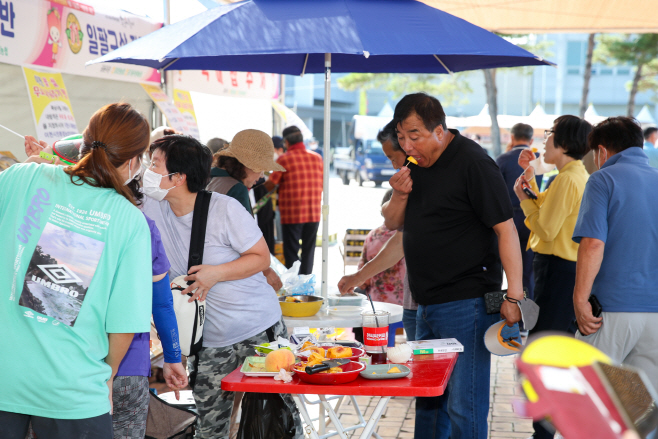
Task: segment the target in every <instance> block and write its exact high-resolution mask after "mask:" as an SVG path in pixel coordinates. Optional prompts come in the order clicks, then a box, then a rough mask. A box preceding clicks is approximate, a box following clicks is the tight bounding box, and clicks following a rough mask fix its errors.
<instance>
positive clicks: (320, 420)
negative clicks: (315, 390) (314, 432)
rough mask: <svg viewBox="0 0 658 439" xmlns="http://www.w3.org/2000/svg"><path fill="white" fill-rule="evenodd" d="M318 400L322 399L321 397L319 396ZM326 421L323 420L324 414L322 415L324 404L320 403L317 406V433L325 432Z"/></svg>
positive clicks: (322, 433)
mask: <svg viewBox="0 0 658 439" xmlns="http://www.w3.org/2000/svg"><path fill="white" fill-rule="evenodd" d="M320 400H322V397H320ZM326 426H327V423H326V422H325V416H324V404H320V406H319V407H318V430H319V431H318V433H320V435H324V434H325V430H326Z"/></svg>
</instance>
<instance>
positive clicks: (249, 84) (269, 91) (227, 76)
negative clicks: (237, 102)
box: [172, 70, 281, 99]
mask: <svg viewBox="0 0 658 439" xmlns="http://www.w3.org/2000/svg"><path fill="white" fill-rule="evenodd" d="M172 76H173V78H174V87H175V88H177V89H180V90H187V91H197V92H201V93H208V94H213V95H219V96H230V97H236V98H256V99H278V97H279V92H280V90H279V89H280V82H281V75H278V74H275V73H254V72H223V71H219V70H216V71H215V70H175V71H174V72H173V75H172Z"/></svg>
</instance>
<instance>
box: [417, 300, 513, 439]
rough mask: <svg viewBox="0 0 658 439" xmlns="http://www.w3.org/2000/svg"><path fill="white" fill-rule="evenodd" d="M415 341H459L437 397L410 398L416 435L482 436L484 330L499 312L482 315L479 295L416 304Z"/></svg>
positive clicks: (487, 360) (486, 367)
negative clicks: (442, 390)
mask: <svg viewBox="0 0 658 439" xmlns="http://www.w3.org/2000/svg"><path fill="white" fill-rule="evenodd" d="M416 319H417V326H416V336H417V340H431V339H437V338H456V339H457V340H459V342H460V343H461V344H462V345H464V352H461V353H460V354H459V358H458V359H457V363H456V364H455V369H454V370H453V372H452V376H451V377H450V380H449V381H448V387H447V388H446V391H445V393H444V394H443V395H441V396H436V397H431V398H416V430H415V431H416V435H415V437H416V438H418V439H420V438H422V439H430V438H432V439H434V438H442V439H448V438H451V439H480V438H482V439H486V437H487V430H488V428H487V415H488V413H489V379H490V377H489V373H490V369H491V354H490V353H489V351H488V350H487V349H486V348H485V346H484V333H485V332H486V330H487V329H488V328H489V326H491V325H493V324H494V323H496V322H497V321H499V320H500V314H491V315H489V314H487V313H486V309H485V306H484V299H482V298H478V299H468V300H459V301H456V302H449V303H442V304H440V305H427V306H423V305H420V306H419V307H418V314H417V316H416Z"/></svg>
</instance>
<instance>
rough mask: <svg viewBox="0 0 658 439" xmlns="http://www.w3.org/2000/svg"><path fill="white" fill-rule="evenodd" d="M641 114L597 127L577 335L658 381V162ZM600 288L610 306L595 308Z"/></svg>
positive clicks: (578, 234) (584, 212) (581, 218)
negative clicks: (646, 143) (598, 311)
mask: <svg viewBox="0 0 658 439" xmlns="http://www.w3.org/2000/svg"><path fill="white" fill-rule="evenodd" d="M642 137H643V136H642V130H641V128H640V127H639V125H638V124H637V123H636V122H635V120H634V119H631V118H628V117H611V118H608V119H606V120H604V121H603V122H601V123H600V124H599V125H597V126H596V127H594V129H593V130H592V133H591V134H590V136H589V147H590V149H592V150H593V151H594V163H595V164H596V165H597V167H599V169H600V170H599V171H596V172H594V173H593V174H592V175H591V176H590V178H589V180H588V182H587V186H586V188H585V193H584V194H583V201H582V204H581V206H580V213H579V215H578V221H577V223H576V227H575V230H574V234H573V239H574V241H576V242H579V243H580V248H579V249H578V263H577V269H576V287H575V289H574V298H573V301H574V308H575V312H576V319H577V321H578V329H579V332H578V333H576V337H577V338H579V339H581V340H584V341H586V342H588V343H590V344H591V345H593V346H595V347H597V348H598V349H600V350H601V351H603V352H605V353H606V354H607V355H609V356H610V357H611V358H612V359H613V360H614V361H617V362H619V363H624V364H627V365H631V366H635V367H637V368H638V369H641V370H643V371H644V372H645V373H646V374H647V376H648V377H649V380H650V381H651V384H652V385H653V387H654V388H658V343H656V334H658V270H657V269H656V266H655V261H656V259H658V222H657V221H656V218H658V203H656V202H655V196H654V195H653V194H655V190H656V187H658V169H654V168H652V167H650V166H649V160H648V158H647V156H646V154H645V153H644V151H643V150H642V146H641V145H642V140H643V138H642ZM590 294H593V295H595V296H596V297H597V298H598V300H599V302H601V306H602V308H603V313H602V315H601V317H598V318H597V317H594V316H593V315H592V307H591V305H590V304H589V303H588V298H589V296H590Z"/></svg>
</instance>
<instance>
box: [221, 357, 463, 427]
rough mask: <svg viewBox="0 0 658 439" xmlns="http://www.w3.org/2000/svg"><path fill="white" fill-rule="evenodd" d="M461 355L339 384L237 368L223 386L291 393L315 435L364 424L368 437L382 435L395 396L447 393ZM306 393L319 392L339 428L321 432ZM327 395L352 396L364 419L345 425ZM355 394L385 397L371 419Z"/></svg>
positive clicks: (420, 360) (424, 359)
mask: <svg viewBox="0 0 658 439" xmlns="http://www.w3.org/2000/svg"><path fill="white" fill-rule="evenodd" d="M457 355H458V354H457V353H449V354H431V355H416V356H415V357H414V359H413V361H412V362H410V363H406V366H408V367H409V368H410V369H411V374H409V375H408V376H407V377H405V378H398V379H391V380H368V379H365V378H362V377H360V376H359V377H358V378H357V379H356V380H355V381H352V382H351V383H347V384H335V385H320V384H307V383H304V382H302V381H300V380H299V377H297V376H296V375H293V380H292V382H290V383H283V382H281V381H275V380H274V379H273V378H269V377H249V376H246V375H244V374H243V373H242V372H240V370H239V369H236V370H234V371H233V372H231V373H230V374H228V375H227V376H226V377H225V378H224V379H223V380H222V389H223V390H229V391H233V392H259V393H290V394H291V395H292V397H293V399H294V400H295V403H296V404H297V406H298V407H299V411H300V413H301V415H302V418H303V419H304V421H305V422H306V424H307V425H308V426H309V427H310V430H311V431H310V434H311V438H313V439H322V438H326V437H329V436H334V435H338V436H339V437H341V438H343V439H346V438H347V436H346V434H345V432H347V431H351V430H355V429H357V428H360V427H364V429H363V432H362V433H361V436H360V437H361V438H362V439H366V438H369V437H370V436H371V435H373V434H374V435H375V436H376V437H378V435H377V434H376V433H374V431H375V429H376V427H377V422H379V418H380V416H381V415H382V413H383V412H384V409H385V408H386V405H387V404H388V401H389V400H390V399H391V397H393V396H439V395H443V392H444V391H445V389H446V386H447V385H448V379H449V378H450V374H451V373H452V370H453V368H454V367H455V363H456V361H457ZM303 395H318V396H319V398H320V403H321V404H322V405H321V407H323V408H324V409H325V410H326V411H327V413H328V415H329V418H330V419H331V421H332V423H333V424H334V426H335V427H336V429H337V431H336V432H330V433H329V434H327V435H323V436H320V435H319V434H318V432H317V431H316V430H315V428H314V427H313V423H312V420H311V417H310V416H309V414H308V411H307V410H306V406H305V404H304V399H305V398H304V397H303ZM326 395H341V396H349V397H350V398H351V400H352V404H353V405H354V407H355V410H356V412H357V415H358V416H359V419H360V420H361V422H360V423H359V424H357V425H353V426H350V427H343V425H342V424H341V422H340V421H339V419H338V415H337V414H336V412H335V410H334V408H332V407H331V404H329V402H328V401H327V397H326ZM355 396H379V397H381V399H380V400H379V403H378V404H377V407H376V408H375V410H374V411H373V413H372V415H371V416H370V419H369V420H368V421H367V422H366V421H365V420H364V419H363V417H362V416H361V411H360V410H359V408H358V406H357V404H356V398H354V397H355ZM336 409H337V408H336ZM322 424H323V420H321V421H320V425H322Z"/></svg>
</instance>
